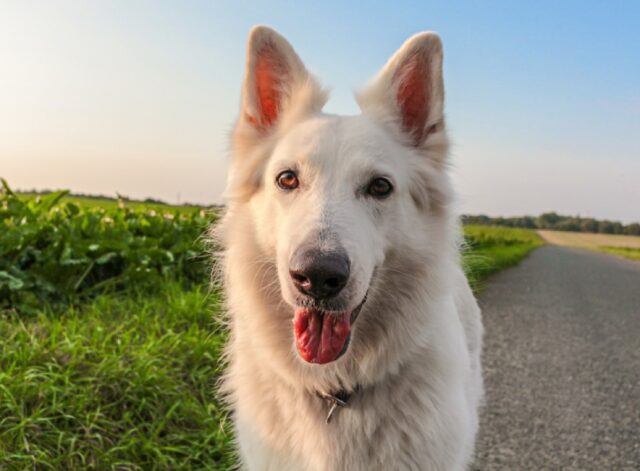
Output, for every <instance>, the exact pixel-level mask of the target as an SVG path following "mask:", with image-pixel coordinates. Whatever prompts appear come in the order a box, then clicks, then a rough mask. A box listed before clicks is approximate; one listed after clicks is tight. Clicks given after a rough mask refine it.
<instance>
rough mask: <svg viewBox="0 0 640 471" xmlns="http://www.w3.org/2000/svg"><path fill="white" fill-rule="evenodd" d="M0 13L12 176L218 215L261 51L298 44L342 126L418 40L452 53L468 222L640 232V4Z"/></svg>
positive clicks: (273, 4)
mask: <svg viewBox="0 0 640 471" xmlns="http://www.w3.org/2000/svg"><path fill="white" fill-rule="evenodd" d="M364 5H365V3H364V2H338V1H323V2H290V1H284V0H282V1H280V0H273V1H269V2H237V1H221V0H217V1H214V2H211V1H202V2H196V1H181V2H169V1H166V2H165V1H137V0H136V1H125V0H121V1H112V2H84V1H76V2H69V1H57V2H39V1H25V0H16V1H11V0H5V1H3V2H2V3H0V176H2V177H4V178H6V179H8V180H9V182H10V184H11V185H12V186H14V187H16V188H20V189H30V188H39V189H43V188H50V189H56V188H69V189H71V190H73V191H76V192H86V193H102V194H110V195H113V194H115V192H119V193H121V194H126V195H129V196H131V197H136V198H143V197H147V196H151V197H157V198H162V199H165V200H168V201H171V202H175V201H176V200H177V199H180V200H181V201H193V202H200V203H210V202H219V201H220V194H221V192H222V189H223V187H224V181H225V173H226V161H227V158H228V156H227V153H226V149H227V138H228V134H229V130H230V128H231V126H232V124H233V121H234V119H235V117H236V114H237V112H238V103H239V93H240V84H241V79H242V75H243V66H244V52H245V41H246V35H247V33H248V31H249V29H250V27H251V26H252V25H254V24H257V23H262V24H268V25H271V26H273V27H275V28H276V29H278V30H279V31H280V32H281V33H282V34H284V35H285V36H286V37H287V38H288V39H289V40H290V41H291V43H292V44H293V46H294V47H295V48H296V49H297V51H298V53H299V54H300V56H301V57H302V59H303V60H304V61H305V62H306V64H307V66H308V67H309V68H310V69H311V70H312V71H313V72H314V73H315V74H316V75H318V76H319V77H320V78H321V79H322V80H323V82H324V83H325V84H327V85H329V86H330V87H331V88H332V89H333V94H332V99H331V101H330V103H329V105H328V107H327V111H330V112H335V113H346V114H353V113H356V112H357V111H358V110H357V106H356V104H355V102H354V100H353V98H352V91H353V90H354V89H356V88H358V87H359V86H361V85H362V84H364V83H365V82H366V80H367V79H368V78H370V77H371V76H372V75H373V74H374V73H375V72H376V71H377V70H378V69H379V68H380V67H381V66H382V65H383V64H384V62H385V61H386V59H387V58H388V57H389V55H391V54H392V53H393V52H394V51H395V49H396V48H398V47H399V46H400V45H401V44H402V42H403V41H404V40H405V39H406V38H407V37H409V36H410V35H411V34H413V33H415V32H418V31H421V30H434V31H437V32H439V33H440V34H441V36H442V38H443V41H444V46H445V81H446V87H447V116H448V126H449V129H450V133H451V136H452V140H453V143H454V147H453V156H452V157H453V165H454V168H453V172H454V176H455V182H456V186H457V189H458V191H459V193H460V195H461V199H460V205H461V209H462V210H463V211H465V212H469V213H487V214H490V215H505V216H511V215H520V214H539V213H541V212H543V211H549V210H556V211H559V212H562V213H569V214H580V215H582V216H594V217H598V218H611V219H618V220H622V221H625V222H630V221H637V220H640V52H639V51H640V3H638V2H634V1H629V2H595V1H594V2H586V1H564V2H552V1H548V2H547V1H542V2H540V1H535V2H534V1H530V2H512V1H493V2H477V1H469V2H445V1H442V2H425V1H420V2H368V3H367V6H364Z"/></svg>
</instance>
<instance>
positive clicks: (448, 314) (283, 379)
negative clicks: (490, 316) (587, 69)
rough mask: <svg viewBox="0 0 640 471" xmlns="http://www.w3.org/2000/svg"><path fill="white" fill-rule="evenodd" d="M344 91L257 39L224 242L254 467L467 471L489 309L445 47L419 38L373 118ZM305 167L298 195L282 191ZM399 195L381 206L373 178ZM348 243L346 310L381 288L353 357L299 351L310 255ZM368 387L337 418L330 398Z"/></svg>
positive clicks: (238, 414)
mask: <svg viewBox="0 0 640 471" xmlns="http://www.w3.org/2000/svg"><path fill="white" fill-rule="evenodd" d="M326 99H327V94H326V92H325V91H324V90H323V89H322V87H321V86H320V85H319V84H318V82H317V81H316V80H315V78H314V77H312V76H311V75H310V74H309V72H308V71H307V69H306V68H305V66H304V65H303V63H302V61H301V60H300V59H299V57H298V56H297V55H296V53H295V52H294V50H293V48H292V47H291V46H290V45H289V43H288V42H287V41H286V40H285V39H284V38H283V37H281V36H280V35H279V34H278V33H276V32H275V31H273V30H271V29H269V28H267V27H263V26H259V27H256V28H254V29H253V30H252V31H251V33H250V36H249V44H248V50H247V71H246V77H245V83H244V87H243V92H242V105H241V110H240V116H239V119H238V122H237V124H236V127H235V130H234V133H233V145H232V163H231V171H230V175H229V181H228V188H227V193H226V195H227V211H226V214H225V216H224V218H223V220H222V221H221V222H220V224H218V225H217V227H216V229H215V230H214V232H215V237H216V239H217V241H218V243H219V244H220V245H221V247H222V248H223V251H222V260H221V266H222V269H223V274H224V285H225V291H226V296H227V299H226V301H227V307H228V322H229V327H230V339H229V343H228V345H227V350H226V353H227V358H228V366H227V369H226V375H225V377H224V382H223V390H224V392H225V393H226V395H227V397H228V400H229V404H230V406H231V408H232V410H233V419H234V424H235V432H236V437H237V442H238V448H239V455H240V458H241V461H242V466H243V467H244V468H246V469H249V470H278V471H284V470H315V471H325V470H349V471H357V470H390V469H406V470H414V469H415V470H462V469H465V468H466V466H467V464H468V463H469V461H470V459H471V457H472V453H473V446H474V439H475V435H476V431H477V425H478V419H477V409H478V405H479V402H480V401H481V397H482V378H481V368H480V351H481V337H482V326H481V320H480V311H479V309H478V306H477V304H476V302H475V299H474V298H473V295H472V293H471V290H470V289H469V286H468V283H467V280H466V278H465V276H464V274H463V272H462V270H461V268H460V256H459V242H460V229H459V224H458V222H457V218H456V217H455V215H454V214H453V211H452V209H451V208H452V201H453V195H452V190H451V187H450V183H449V177H448V175H447V148H448V144H447V137H446V132H445V125H444V115H443V110H444V86H443V82H442V46H441V43H440V39H439V38H438V36H437V35H435V34H434V33H421V34H417V35H415V36H413V37H412V38H410V39H409V40H408V41H407V42H406V43H405V44H404V45H403V46H402V47H401V48H400V49H399V50H398V52H397V53H396V54H395V55H394V56H393V57H392V58H391V59H390V60H389V62H388V63H387V65H386V66H385V67H384V68H383V69H382V71H381V72H380V74H379V75H378V76H377V77H376V78H375V79H374V80H373V81H372V82H371V83H370V84H369V85H368V86H367V87H366V88H365V89H364V91H363V92H361V93H360V94H359V95H358V103H359V104H360V107H361V109H362V114H361V115H358V116H351V117H341V116H332V115H327V114H323V113H322V111H321V110H322V107H323V105H324V103H325V101H326ZM286 169H292V170H294V171H295V172H296V173H297V175H298V177H299V180H300V186H299V188H298V189H296V190H295V191H288V192H286V191H283V190H282V189H280V188H278V187H277V185H276V184H275V179H276V176H277V175H278V173H279V172H281V171H283V170H286ZM381 175H382V176H385V177H387V178H389V179H390V180H391V181H392V183H393V187H394V192H393V193H392V194H391V195H390V196H389V197H388V198H386V199H383V200H378V199H374V198H371V197H370V196H369V195H368V194H367V193H366V187H367V183H368V182H369V181H370V180H371V178H373V177H376V176H381ZM303 243H305V244H315V245H316V246H318V247H324V248H327V247H328V248H331V247H334V246H336V245H339V246H340V247H343V248H344V249H345V250H346V252H347V253H348V256H349V258H350V260H351V275H350V278H349V282H348V284H347V286H346V287H345V289H344V292H343V293H342V294H341V297H340V299H341V302H343V304H344V306H346V307H347V308H349V309H353V308H354V307H355V306H357V305H358V304H359V303H360V302H361V301H362V300H363V299H364V298H365V296H366V295H367V293H368V296H367V300H366V302H365V304H364V307H363V309H362V311H361V313H360V316H359V318H358V319H357V321H356V322H355V324H354V325H353V330H352V338H351V344H350V346H349V348H348V350H347V352H346V354H345V355H344V356H342V357H341V358H339V359H338V360H336V361H334V362H332V363H329V364H326V365H314V364H310V363H306V362H305V361H303V360H302V359H301V358H300V356H299V355H298V353H297V352H296V349H295V345H294V335H293V327H292V319H293V313H294V309H295V306H296V305H297V304H298V303H299V300H298V298H297V297H296V292H295V288H294V287H293V286H292V283H291V280H290V279H289V275H288V264H289V259H290V257H291V254H292V253H293V252H294V251H295V249H296V248H297V247H299V246H300V245H301V244H303ZM337 390H346V391H356V392H355V393H354V394H353V397H352V399H351V401H350V403H349V405H348V407H346V408H344V409H340V410H339V411H338V413H337V414H336V416H335V418H334V419H333V420H332V421H331V423H328V424H327V423H325V418H326V414H327V404H326V403H325V402H324V401H323V400H322V399H320V398H319V397H318V396H317V395H316V393H317V392H319V391H324V392H327V391H337Z"/></svg>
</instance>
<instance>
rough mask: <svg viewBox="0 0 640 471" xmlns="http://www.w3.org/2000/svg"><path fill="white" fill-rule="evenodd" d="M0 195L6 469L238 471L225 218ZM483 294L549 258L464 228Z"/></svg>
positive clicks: (59, 196) (2, 457)
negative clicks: (225, 360)
mask: <svg viewBox="0 0 640 471" xmlns="http://www.w3.org/2000/svg"><path fill="white" fill-rule="evenodd" d="M2 183H3V188H0V470H2V471H4V470H23V469H37V470H39V469H53V470H71V469H74V470H75V469H96V470H134V469H145V470H147V469H162V470H164V469H230V468H232V467H233V464H234V458H233V451H232V436H231V432H230V426H229V421H228V419H227V413H226V411H225V410H224V407H223V405H222V403H221V401H220V398H219V397H217V395H216V389H215V384H216V381H217V379H218V378H219V376H220V373H221V369H222V364H221V361H220V355H221V351H222V346H223V343H224V341H225V337H226V333H225V331H224V330H223V328H222V326H221V325H220V323H219V322H218V321H216V319H219V316H218V314H219V309H220V296H219V293H212V294H209V293H208V292H207V289H206V288H205V286H206V285H207V269H206V266H207V265H208V262H207V258H206V257H205V256H204V254H203V250H204V246H203V245H202V244H201V243H200V235H201V234H202V232H203V231H204V228H205V227H206V226H207V224H209V223H210V222H211V221H212V220H213V219H214V218H215V213H202V212H201V211H200V210H199V209H195V210H193V209H189V208H183V207H181V208H178V209H176V208H171V207H166V206H162V208H161V209H160V210H158V209H157V205H144V204H136V205H130V204H129V203H126V204H124V207H121V206H123V205H120V207H119V206H118V204H117V203H116V202H113V201H97V200H93V199H80V200H79V199H78V198H73V197H69V196H68V195H65V194H64V193H53V194H51V195H47V196H41V197H35V196H25V195H16V194H14V193H13V192H12V191H11V189H10V188H9V187H8V185H7V184H6V182H2ZM465 239H466V241H467V246H468V250H467V251H466V252H465V254H464V260H465V268H466V270H467V273H468V275H469V277H470V279H471V281H472V284H473V286H474V287H475V288H479V287H480V282H481V281H482V280H484V279H485V278H486V277H487V276H488V275H489V274H490V273H493V272H495V271H498V270H500V269H502V268H505V267H507V266H511V265H514V264H516V263H517V262H518V261H520V260H521V259H522V258H523V257H524V256H526V255H527V254H528V253H529V252H530V251H531V250H533V249H534V248H535V247H537V246H539V245H540V244H541V243H542V242H541V241H540V239H539V237H538V236H537V234H535V233H534V232H532V231H528V230H524V229H507V228H494V227H486V226H483V227H476V226H468V227H465Z"/></svg>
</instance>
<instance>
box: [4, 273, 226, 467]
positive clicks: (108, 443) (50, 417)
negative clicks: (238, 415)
mask: <svg viewBox="0 0 640 471" xmlns="http://www.w3.org/2000/svg"><path fill="white" fill-rule="evenodd" d="M218 299H219V297H218V296H216V295H215V294H210V295H207V294H206V291H205V290H204V289H203V288H191V289H189V290H186V291H185V290H184V289H183V287H182V286H181V285H179V284H175V283H172V282H167V283H164V284H163V285H162V288H161V289H160V290H158V293H156V295H155V296H153V297H151V296H149V295H147V294H144V295H142V294H136V293H129V294H128V296H123V295H99V296H97V297H95V298H94V299H93V300H91V301H90V302H89V303H87V304H85V305H83V306H82V307H80V308H74V307H71V308H68V309H66V310H64V311H55V310H49V309H46V308H43V309H42V310H41V311H39V312H38V314H37V315H36V316H30V317H29V318H27V319H23V318H21V317H20V316H19V315H18V314H17V313H16V312H12V311H8V312H5V314H4V315H2V316H0V469H3V470H4V469H7V470H10V469H15V470H23V469H56V470H74V469H97V470H103V469H114V470H115V469H117V470H125V469H126V470H134V469H145V470H146V469H229V468H230V467H231V464H232V462H233V456H232V449H231V445H230V436H231V435H230V432H229V430H228V426H227V419H226V413H225V411H224V409H223V408H222V406H221V404H220V403H219V400H218V398H217V397H216V395H215V382H216V380H217V378H218V377H219V374H220V369H221V365H220V361H219V357H220V352H221V348H222V344H223V341H224V334H223V332H222V330H221V328H220V326H219V325H218V324H217V323H214V321H213V317H212V316H211V312H212V311H215V310H216V309H218Z"/></svg>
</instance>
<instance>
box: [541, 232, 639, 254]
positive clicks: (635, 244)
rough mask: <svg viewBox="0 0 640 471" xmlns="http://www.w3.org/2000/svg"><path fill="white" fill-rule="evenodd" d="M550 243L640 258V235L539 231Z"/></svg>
mask: <svg viewBox="0 0 640 471" xmlns="http://www.w3.org/2000/svg"><path fill="white" fill-rule="evenodd" d="M538 233H539V234H540V236H541V237H542V238H543V239H544V240H545V241H547V242H549V243H550V244H554V245H562V246H565V247H579V248H584V249H589V250H596V251H598V252H605V253H610V254H613V255H617V256H620V257H624V258H628V259H630V260H640V237H638V236H627V235H615V234H589V233H584V232H561V231H538Z"/></svg>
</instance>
